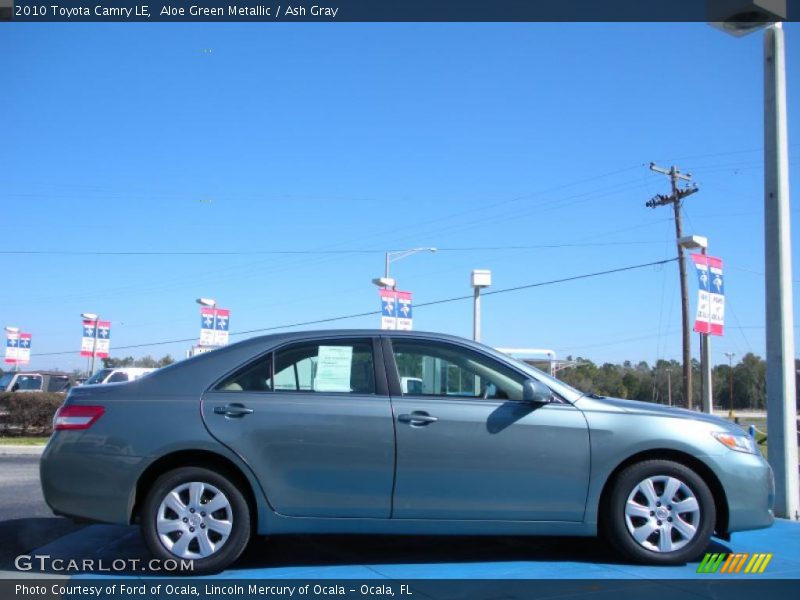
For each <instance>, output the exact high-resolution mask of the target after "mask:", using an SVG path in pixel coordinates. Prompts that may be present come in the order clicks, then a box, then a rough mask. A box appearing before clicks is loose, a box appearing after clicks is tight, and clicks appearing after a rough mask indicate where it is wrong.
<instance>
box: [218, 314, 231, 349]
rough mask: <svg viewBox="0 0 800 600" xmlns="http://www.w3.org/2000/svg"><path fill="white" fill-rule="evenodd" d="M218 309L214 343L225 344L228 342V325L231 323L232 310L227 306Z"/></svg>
mask: <svg viewBox="0 0 800 600" xmlns="http://www.w3.org/2000/svg"><path fill="white" fill-rule="evenodd" d="M216 311H217V313H216V315H215V316H216V326H215V328H214V329H215V331H214V345H215V346H225V345H226V344H227V343H228V325H229V323H230V317H231V311H230V310H229V309H227V308H218V309H216Z"/></svg>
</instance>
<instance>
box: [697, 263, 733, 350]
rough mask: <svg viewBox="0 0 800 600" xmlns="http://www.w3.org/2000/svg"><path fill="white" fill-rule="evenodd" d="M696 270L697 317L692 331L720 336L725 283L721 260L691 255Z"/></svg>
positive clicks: (723, 313) (723, 321)
mask: <svg viewBox="0 0 800 600" xmlns="http://www.w3.org/2000/svg"><path fill="white" fill-rule="evenodd" d="M692 261H693V262H694V266H695V267H696V269H697V282H698V288H697V316H696V318H695V322H694V330H695V331H697V332H698V333H706V334H710V335H722V334H723V328H724V325H725V282H724V279H723V275H722V260H721V259H719V258H716V257H713V256H706V255H705V254H692Z"/></svg>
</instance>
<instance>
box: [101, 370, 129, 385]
mask: <svg viewBox="0 0 800 600" xmlns="http://www.w3.org/2000/svg"><path fill="white" fill-rule="evenodd" d="M121 381H128V374H127V373H125V372H124V371H117V372H116V373H114V374H112V375H111V377H109V378H108V381H106V383H119V382H121Z"/></svg>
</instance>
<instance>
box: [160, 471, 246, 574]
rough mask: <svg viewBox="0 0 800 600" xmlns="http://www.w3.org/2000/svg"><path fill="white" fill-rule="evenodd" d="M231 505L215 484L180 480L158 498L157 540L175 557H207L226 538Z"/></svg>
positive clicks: (229, 529) (230, 519)
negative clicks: (164, 494)
mask: <svg viewBox="0 0 800 600" xmlns="http://www.w3.org/2000/svg"><path fill="white" fill-rule="evenodd" d="M232 529H233V508H232V507H231V503H230V501H229V500H228V498H227V497H226V496H225V494H224V493H223V492H222V491H221V490H220V489H219V488H217V487H215V486H213V485H211V484H209V483H205V482H202V481H191V482H187V483H182V484H181V485H179V486H177V487H175V488H173V489H172V490H171V491H170V492H169V493H168V494H167V495H166V496H165V497H164V499H163V500H162V501H161V504H160V505H159V507H158V511H157V513H156V530H157V532H158V539H159V540H160V541H161V544H163V546H164V548H166V549H167V550H168V551H169V552H170V553H171V554H173V555H174V556H177V557H179V558H187V559H198V558H207V557H209V556H211V555H212V554H214V553H216V552H218V551H219V549H220V548H222V546H223V545H224V544H225V542H226V541H228V538H229V536H230V534H231V531H232Z"/></svg>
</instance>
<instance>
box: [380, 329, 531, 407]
mask: <svg viewBox="0 0 800 600" xmlns="http://www.w3.org/2000/svg"><path fill="white" fill-rule="evenodd" d="M392 348H393V350H394V358H395V362H396V364H397V371H398V375H399V377H400V385H401V388H402V391H403V394H404V395H411V396H442V397H461V398H464V397H466V398H476V399H485V400H522V384H523V382H524V381H525V377H524V376H523V375H521V374H519V373H517V372H515V371H514V370H513V369H510V368H508V367H506V366H505V365H503V364H502V363H500V362H498V361H496V360H494V359H492V358H489V357H487V356H484V355H482V354H480V353H478V352H475V351H473V350H470V349H468V348H463V347H461V346H456V345H453V344H446V343H441V342H428V341H424V340H403V339H394V340H392Z"/></svg>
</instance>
